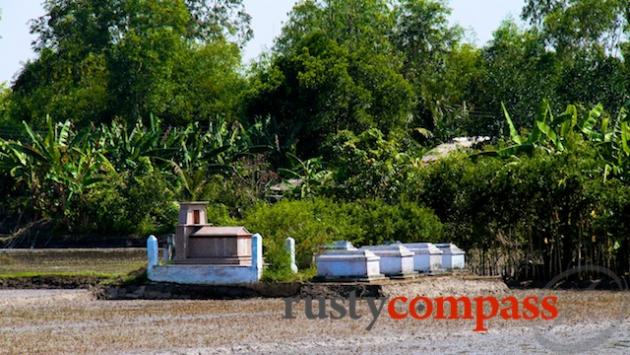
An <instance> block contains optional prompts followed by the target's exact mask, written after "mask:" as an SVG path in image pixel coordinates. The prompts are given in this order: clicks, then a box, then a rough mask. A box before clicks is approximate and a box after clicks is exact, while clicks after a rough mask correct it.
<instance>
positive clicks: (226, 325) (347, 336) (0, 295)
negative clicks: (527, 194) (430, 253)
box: [0, 279, 630, 354]
mask: <svg viewBox="0 0 630 355" xmlns="http://www.w3.org/2000/svg"><path fill="white" fill-rule="evenodd" d="M387 292H388V294H389V295H391V296H390V297H394V296H396V295H405V296H413V295H426V296H431V297H434V296H439V295H458V294H459V295H462V294H466V295H473V294H478V295H495V296H497V297H500V296H504V295H515V296H517V297H518V298H523V297H525V296H527V295H532V294H533V295H544V294H545V293H550V292H551V291H545V292H544V293H543V292H542V291H537V290H518V291H515V290H509V289H507V288H505V287H504V286H502V285H499V284H498V283H491V284H490V283H486V284H484V283H479V282H475V281H462V280H457V279H452V280H445V279H441V280H439V282H438V281H437V280H435V281H433V280H426V281H424V282H421V283H418V284H402V285H391V286H388V289H387ZM553 293H554V294H555V295H557V296H558V311H559V317H558V318H557V319H556V320H555V321H542V320H536V321H525V320H519V321H515V320H510V321H505V320H502V319H500V318H499V319H493V320H490V321H488V323H487V325H488V329H489V330H488V331H487V332H484V333H480V332H474V331H473V328H474V321H471V320H435V319H433V320H415V319H405V320H392V319H391V318H389V317H388V316H387V314H386V312H385V310H384V312H383V315H382V316H381V317H379V318H378V320H377V321H376V322H375V324H374V327H373V328H372V329H371V330H367V329H366V328H367V327H368V325H369V323H370V322H371V318H372V317H371V315H370V314H371V313H370V310H369V307H368V304H367V303H366V302H365V301H361V302H359V305H358V310H357V314H359V315H361V318H359V319H350V318H349V317H346V318H344V319H338V320H333V319H330V318H327V319H317V320H313V319H308V318H307V317H306V315H305V312H304V305H303V303H304V302H300V303H298V304H297V305H294V309H293V314H294V317H295V318H293V319H285V318H284V316H285V301H284V300H282V299H249V300H231V301H224V300H223V301H219V300H211V301H187V300H177V301H173V300H166V301H147V300H133V301H103V300H97V299H96V298H95V297H94V296H93V295H92V293H91V292H90V291H89V290H0V352H1V353H8V354H13V353H14V354H26V353H29V354H51V353H68V354H76V353H108V354H110V353H118V354H143V353H151V354H206V353H207V354H215V353H216V354H224V353H285V354H289V353H290V354H296V353H297V354H333V353H368V354H372V353H374V354H376V353H403V352H404V353H418V354H427V353H433V354H442V353H478V354H487V353H502V354H503V353H516V354H518V353H540V354H545V353H559V352H568V353H579V350H587V351H586V353H591V354H601V353H618V354H628V353H630V293H628V292H624V293H622V292H610V291H553ZM578 348H579V349H578Z"/></svg>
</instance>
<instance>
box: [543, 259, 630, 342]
mask: <svg viewBox="0 0 630 355" xmlns="http://www.w3.org/2000/svg"><path fill="white" fill-rule="evenodd" d="M580 274H588V275H590V278H591V279H595V278H601V279H608V280H610V281H611V283H612V288H613V290H617V291H628V285H627V284H626V282H625V281H624V280H622V279H621V278H620V277H619V276H618V275H617V274H615V273H614V272H612V271H611V270H609V269H607V268H605V267H603V266H597V265H586V266H579V267H575V268H572V269H570V270H567V271H565V272H563V273H561V274H559V275H558V276H556V277H554V278H553V279H552V280H551V281H549V282H548V283H547V284H546V285H545V287H544V288H545V290H556V289H557V288H558V286H559V285H560V284H561V283H562V282H563V281H566V280H570V279H571V278H572V277H574V276H577V275H580ZM595 286H596V283H592V284H591V286H589V287H588V288H587V290H593V289H594V288H595ZM612 307H615V308H617V309H615V310H613V313H616V314H617V315H618V316H617V318H616V319H614V321H613V322H610V324H609V325H608V326H606V327H604V328H601V329H599V330H597V331H593V330H590V329H589V328H586V329H585V331H584V332H582V333H581V334H573V336H572V337H570V340H569V341H567V340H566V339H563V337H562V336H558V335H554V334H553V331H552V330H553V328H554V327H555V325H556V324H555V323H557V322H559V321H560V320H561V317H559V318H557V319H555V320H554V322H553V323H552V327H551V329H549V328H548V327H547V328H545V329H544V330H543V329H541V330H539V331H538V332H537V333H536V341H537V342H538V343H539V344H540V345H541V346H543V347H545V348H546V349H549V350H552V351H554V352H556V353H577V352H585V351H589V350H593V349H596V348H598V347H601V346H603V345H605V344H606V343H607V342H608V341H609V340H610V339H611V338H612V337H613V336H614V335H615V334H616V333H617V332H618V331H619V329H618V326H619V325H620V324H622V323H623V321H624V320H625V314H626V313H627V310H628V305H627V304H626V303H625V298H621V302H620V303H618V304H617V305H612ZM575 339H579V340H575Z"/></svg>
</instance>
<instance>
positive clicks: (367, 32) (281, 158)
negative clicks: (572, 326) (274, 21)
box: [0, 0, 630, 278]
mask: <svg viewBox="0 0 630 355" xmlns="http://www.w3.org/2000/svg"><path fill="white" fill-rule="evenodd" d="M627 5H628V4H627V0H606V1H592V0H570V1H569V0H527V1H526V2H525V7H524V9H523V12H522V17H523V20H525V21H526V22H525V23H526V25H519V24H517V22H516V21H514V20H513V19H506V20H505V21H504V22H503V23H502V24H501V25H500V26H499V27H498V28H497V30H496V31H495V33H494V36H493V38H492V39H491V40H490V41H489V42H488V43H486V44H484V45H483V46H481V47H480V46H477V45H475V44H472V43H469V41H467V40H466V38H467V33H466V31H465V30H463V29H462V28H460V27H458V26H454V25H451V23H450V19H449V16H450V14H451V10H450V8H449V7H448V3H447V1H445V0H303V1H300V2H298V3H297V4H296V6H295V7H294V9H293V10H292V12H291V13H290V14H289V19H288V21H287V22H286V24H285V25H284V27H283V29H282V33H281V34H280V36H279V37H278V38H277V39H276V42H275V45H274V47H273V49H272V50H271V51H269V52H268V53H264V54H263V55H262V56H261V57H260V58H258V59H257V60H256V61H254V62H253V63H252V64H251V65H249V66H247V67H245V66H243V64H242V61H241V48H242V46H243V45H244V44H245V43H246V41H247V40H248V39H249V38H250V37H251V35H252V33H251V30H250V29H249V20H250V18H249V15H247V14H246V13H245V12H244V6H243V3H242V1H241V0H178V1H162V0H142V1H141V0H120V1H101V0H81V1H79V0H47V1H45V2H44V7H45V11H46V14H45V15H44V16H43V17H41V18H39V19H36V20H34V21H33V23H32V32H33V34H34V35H36V36H37V41H36V42H35V44H34V48H35V50H36V53H37V57H36V58H35V59H34V60H32V61H29V62H27V63H26V64H25V65H24V67H23V68H22V70H21V71H20V72H19V73H18V74H17V76H16V79H15V80H14V81H13V82H12V83H10V84H9V86H7V87H5V86H0V196H2V198H3V201H4V202H3V203H2V205H0V232H1V233H7V234H11V233H16V232H18V231H24V230H27V231H28V230H29V228H41V223H45V226H46V228H48V226H51V227H52V231H53V232H54V233H73V234H77V233H78V234H81V233H96V234H99V233H100V234H111V233H122V234H128V233H129V234H146V233H149V232H152V233H168V232H171V231H172V230H173V224H174V222H175V220H176V218H175V216H176V210H177V205H176V203H175V201H178V200H208V201H210V202H211V203H210V207H209V210H208V214H209V219H210V221H211V222H212V223H216V224H235V223H239V224H244V225H246V226H247V227H248V228H249V229H250V230H252V231H256V232H260V233H262V234H263V236H264V237H265V239H264V240H265V255H266V257H267V261H268V262H269V263H270V271H271V272H272V274H273V275H275V277H284V276H286V275H285V273H286V270H287V269H286V264H287V259H286V254H285V253H284V251H283V248H282V243H283V241H284V239H285V238H286V237H287V236H291V237H293V238H295V239H296V241H297V248H298V259H299V260H298V262H299V264H300V265H301V266H307V265H309V264H310V262H311V258H312V255H313V253H315V252H317V251H318V250H319V248H321V247H322V245H324V244H326V243H328V242H330V241H333V240H338V239H347V240H350V241H352V242H354V243H356V244H358V245H361V244H372V243H384V242H388V241H394V240H399V241H420V240H423V241H438V240H443V241H449V240H450V241H453V242H456V243H458V244H460V245H461V246H462V247H464V248H466V249H469V250H479V251H481V252H480V253H477V254H473V253H471V257H472V258H473V259H474V260H471V261H472V262H473V264H474V263H475V262H476V263H477V266H478V267H477V266H476V267H477V270H479V271H482V272H502V273H505V274H510V275H516V274H518V273H519V272H522V269H523V268H525V269H526V271H527V272H529V271H532V272H534V269H536V270H537V271H536V272H537V273H538V275H539V276H541V277H546V278H548V277H550V276H551V275H553V274H554V273H557V272H559V271H561V270H564V269H566V268H568V267H570V266H572V265H576V264H581V263H585V262H592V263H598V264H603V265H606V266H609V267H611V268H613V269H614V270H615V271H617V272H619V273H628V272H629V271H630V260H629V258H628V255H629V254H630V252H629V251H630V225H629V224H628V221H630V181H629V176H630V175H629V174H630V170H629V169H630V163H629V162H630V143H629V141H630V123H629V122H630V120H629V118H628V114H627V112H628V110H629V109H630V95H629V93H630V61H628V58H629V57H630V41H629V38H630V24H629V22H630V7H628V6H627ZM467 135H468V136H473V135H488V136H491V137H492V139H491V142H490V144H488V145H486V146H485V147H473V149H470V150H468V151H466V152H460V153H453V154H451V155H449V156H445V157H438V158H437V159H436V160H435V161H433V160H431V161H429V160H423V157H425V156H426V155H425V154H426V153H427V152H428V151H430V150H432V149H433V148H435V147H436V146H438V145H439V144H440V143H443V142H448V141H450V140H451V139H453V138H455V137H459V136H467ZM434 152H435V151H434ZM523 265H526V266H525V267H524V266H523ZM499 268H500V270H499ZM541 268H542V271H541V270H539V269H541ZM283 275H284V276H283Z"/></svg>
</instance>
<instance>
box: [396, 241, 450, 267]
mask: <svg viewBox="0 0 630 355" xmlns="http://www.w3.org/2000/svg"><path fill="white" fill-rule="evenodd" d="M402 245H404V246H405V247H407V249H409V250H410V251H411V252H412V253H413V254H414V256H413V268H414V270H415V271H418V272H426V273H430V272H437V271H440V270H442V254H443V252H442V250H440V249H439V248H438V247H436V246H435V245H434V244H432V243H407V244H402Z"/></svg>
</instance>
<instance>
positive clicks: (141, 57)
mask: <svg viewBox="0 0 630 355" xmlns="http://www.w3.org/2000/svg"><path fill="white" fill-rule="evenodd" d="M44 8H45V10H46V14H45V15H44V16H42V17H41V18H39V19H37V20H35V21H33V23H32V28H31V31H32V32H33V33H34V34H36V35H37V36H38V38H37V40H36V41H35V43H34V48H35V50H36V52H37V53H38V54H39V56H38V58H37V59H36V60H34V61H32V62H29V63H27V64H26V65H25V67H24V69H23V70H22V72H21V73H20V75H19V76H18V78H17V80H16V81H15V82H14V83H13V91H14V94H15V95H14V96H15V103H16V104H15V105H14V106H15V110H14V112H13V114H14V116H15V118H17V119H24V120H28V121H34V122H35V123H36V124H37V123H41V122H42V119H43V117H45V115H46V114H48V113H50V114H51V115H52V116H53V117H54V118H55V119H57V120H61V119H66V118H68V119H71V120H72V121H74V122H78V123H80V124H81V125H86V124H90V123H93V122H100V121H108V120H111V119H112V118H113V117H116V116H120V117H124V118H126V119H130V120H138V119H141V118H146V117H148V115H149V114H150V113H154V114H158V115H164V116H167V117H165V118H166V119H167V120H169V122H171V123H176V124H178V123H181V122H185V121H189V120H191V119H210V118H212V117H215V116H234V114H235V113H234V112H235V111H236V109H237V108H236V107H235V106H234V100H233V99H232V97H238V96H239V94H238V93H237V92H236V93H235V92H232V91H230V90H233V89H234V88H239V87H240V84H238V82H241V79H240V77H239V76H238V75H236V73H237V71H238V66H239V64H240V53H239V50H238V47H237V46H238V44H236V43H232V42H228V38H232V39H235V38H236V37H240V39H239V41H245V40H246V39H247V38H249V35H250V33H249V26H248V24H249V17H248V16H246V15H245V14H244V13H242V1H240V0H216V1H210V0H206V1H202V0H197V1H193V0H189V1H184V0H177V1H164V0H116V1H109V0H47V1H46V2H45V3H44ZM239 9H240V10H239ZM233 12H236V13H233ZM241 43H242V42H241ZM218 49H220V50H218ZM190 58H197V59H198V62H196V63H191V61H190ZM197 63H204V64H205V65H213V64H217V63H220V65H219V67H220V68H221V70H222V72H219V71H217V70H208V69H206V68H200V67H199V65H198V64H197ZM190 65H197V69H198V70H199V71H201V72H204V73H205V74H212V75H214V76H213V77H202V76H200V75H198V72H199V71H192V70H190V68H187V67H186V66H190ZM184 75H186V76H185V77H184ZM212 80H214V81H216V82H217V83H224V84H225V85H221V89H215V90H213V91H205V92H198V91H194V90H204V88H203V84H202V83H204V82H206V83H207V82H209V81H212ZM230 81H231V82H230ZM223 87H225V88H226V89H223ZM187 97H188V98H189V99H186V98H187ZM192 97H195V98H197V99H199V98H203V99H204V100H209V101H211V102H216V101H225V104H216V103H215V104H212V105H204V104H205V102H203V103H198V102H192V101H190V100H192ZM182 100H183V101H186V100H188V101H186V102H182ZM200 104H201V105H200ZM195 107H204V108H205V109H208V108H213V109H214V110H208V111H204V112H202V111H200V110H196V109H194V108H195ZM176 108H180V109H181V111H180V110H177V109H176Z"/></svg>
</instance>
